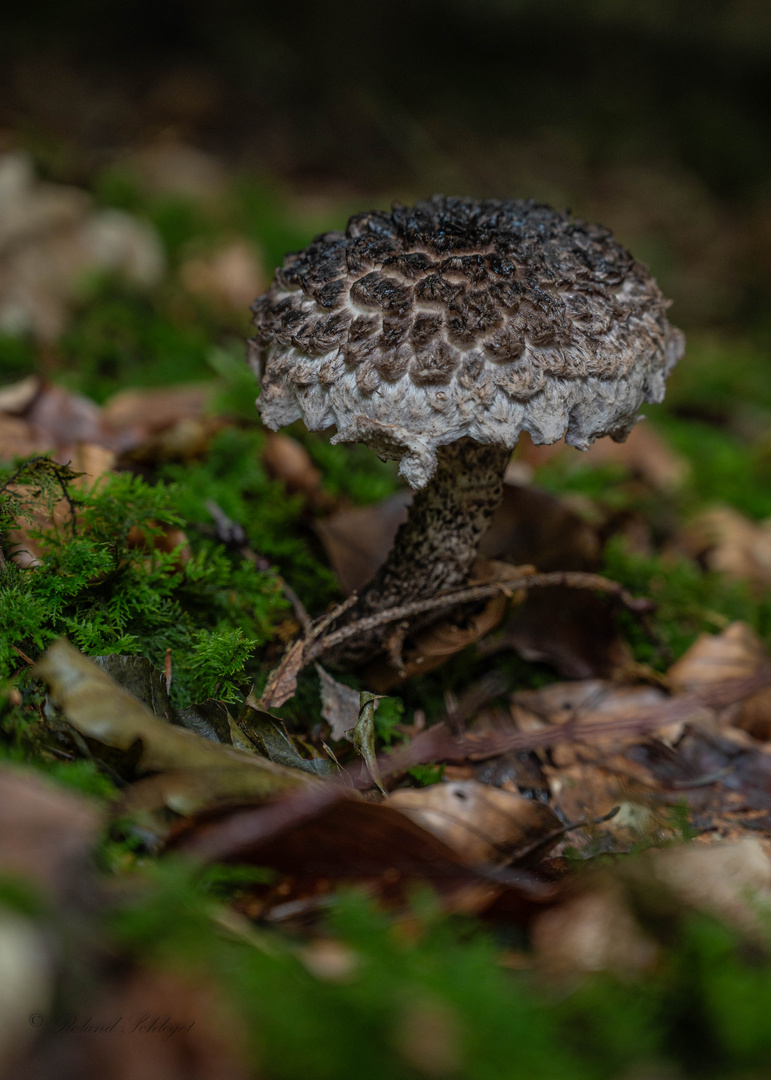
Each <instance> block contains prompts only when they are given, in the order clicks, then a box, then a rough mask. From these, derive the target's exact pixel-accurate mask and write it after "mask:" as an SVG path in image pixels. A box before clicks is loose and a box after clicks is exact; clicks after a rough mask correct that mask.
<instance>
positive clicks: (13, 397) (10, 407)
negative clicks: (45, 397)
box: [0, 375, 43, 415]
mask: <svg viewBox="0 0 771 1080" xmlns="http://www.w3.org/2000/svg"><path fill="white" fill-rule="evenodd" d="M42 386H43V380H42V379H41V378H40V376H39V375H27V377H26V378H25V379H20V380H19V381H18V382H15V383H10V384H9V385H8V386H3V387H0V413H11V414H12V415H14V414H18V415H21V414H22V413H24V412H25V411H26V410H27V409H28V408H29V407H30V405H31V404H32V402H33V401H34V400H35V398H36V397H37V395H38V394H39V393H40V390H41V388H42Z"/></svg>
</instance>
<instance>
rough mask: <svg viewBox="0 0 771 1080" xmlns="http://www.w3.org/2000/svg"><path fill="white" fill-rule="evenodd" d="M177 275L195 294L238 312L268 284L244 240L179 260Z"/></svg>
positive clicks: (189, 290)
mask: <svg viewBox="0 0 771 1080" xmlns="http://www.w3.org/2000/svg"><path fill="white" fill-rule="evenodd" d="M179 276H180V279H181V281H182V284H183V285H184V286H185V288H186V289H187V290H188V292H191V293H192V294H193V295H194V296H198V297H200V298H201V299H202V300H205V301H207V302H208V303H210V304H218V305H220V306H222V307H224V308H230V309H232V310H233V311H238V312H239V313H240V312H243V311H246V310H248V308H249V307H250V306H251V304H252V302H253V300H254V298H255V296H259V295H260V293H262V292H264V291H265V289H266V288H267V287H268V280H267V278H266V274H265V269H264V267H263V266H262V265H261V264H260V261H259V260H258V258H257V255H256V253H255V251H254V249H253V248H252V247H251V245H250V244H248V243H247V242H246V241H245V240H232V241H231V242H230V243H228V244H225V245H223V246H222V247H219V248H217V249H215V250H214V251H210V252H208V253H207V254H203V255H194V256H191V257H190V258H188V259H186V260H185V261H184V262H183V263H182V265H181V267H180V268H179Z"/></svg>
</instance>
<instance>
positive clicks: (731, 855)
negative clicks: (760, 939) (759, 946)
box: [630, 838, 771, 932]
mask: <svg viewBox="0 0 771 1080" xmlns="http://www.w3.org/2000/svg"><path fill="white" fill-rule="evenodd" d="M630 872H631V874H632V875H633V876H635V877H637V878H639V879H640V880H645V881H646V882H648V883H649V882H651V881H659V882H661V883H662V884H664V885H666V886H667V888H669V889H671V890H672V891H673V892H674V893H675V895H676V896H677V898H678V899H679V900H681V901H682V902H683V903H685V904H688V905H690V906H691V907H694V908H698V909H699V910H701V911H707V912H709V913H710V914H712V915H714V916H715V917H716V918H718V919H720V920H721V921H723V922H727V923H730V924H731V925H733V926H736V927H737V928H738V929H740V930H744V931H745V932H746V931H754V932H757V931H759V930H762V929H763V928H764V927H765V920H764V918H763V914H762V913H763V911H764V910H767V909H768V907H769V904H770V903H771V861H769V854H768V849H767V846H766V845H764V844H763V843H762V842H761V841H760V840H758V839H757V838H755V839H750V838H747V839H743V840H740V841H738V842H736V843H690V844H678V845H677V846H675V847H670V848H662V849H660V850H656V851H648V852H645V853H644V855H643V857H642V859H641V862H640V864H639V865H638V866H636V867H630Z"/></svg>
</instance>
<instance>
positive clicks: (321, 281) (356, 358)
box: [249, 195, 684, 488]
mask: <svg viewBox="0 0 771 1080" xmlns="http://www.w3.org/2000/svg"><path fill="white" fill-rule="evenodd" d="M668 306H669V305H668V302H667V301H666V300H665V299H664V297H663V296H662V294H661V291H660V289H659V287H658V286H657V284H656V282H655V281H654V280H653V278H652V277H651V276H650V274H649V273H648V271H647V269H646V268H645V267H644V266H643V265H642V264H641V263H639V262H637V261H636V260H635V259H634V258H633V257H632V255H631V254H630V253H629V252H628V251H627V250H626V249H625V248H623V247H622V246H621V245H620V244H619V243H617V241H616V240H615V239H614V238H613V236H612V234H611V233H610V232H609V230H607V229H605V228H603V227H602V226H600V225H588V224H586V223H585V222H583V221H579V220H576V219H574V218H572V217H570V216H569V215H568V214H565V213H560V212H558V211H556V210H553V209H551V207H548V206H544V205H543V204H540V203H536V202H534V201H532V200H529V201H526V202H524V201H520V200H508V201H505V202H504V201H501V200H498V199H489V200H486V201H484V202H477V201H475V200H473V199H461V198H445V197H443V196H438V195H437V196H434V197H433V198H431V199H428V200H427V201H425V202H419V203H417V204H416V205H415V206H412V207H406V206H401V205H400V204H398V203H395V204H394V206H393V208H392V211H391V213H390V214H389V213H387V212H385V211H382V210H373V211H371V212H370V213H366V214H359V215H356V216H355V217H352V218H351V219H350V221H349V222H348V226H347V228H346V231H345V232H344V233H342V232H329V233H325V234H323V235H321V236H317V237H316V239H315V240H313V241H312V242H311V243H310V244H309V245H308V247H307V248H306V249H305V250H304V251H301V252H296V253H294V254H291V255H287V256H286V258H285V260H284V264H283V266H282V267H281V268H280V269H279V270H277V271H276V274H275V277H274V280H273V284H272V286H271V288H270V291H269V292H267V293H265V294H264V295H263V296H261V297H259V299H258V300H256V301H255V304H254V307H253V311H254V320H253V322H254V325H255V326H256V328H257V333H256V336H255V337H254V338H253V339H252V341H250V349H249V360H250V363H251V364H252V367H253V368H254V371H255V374H256V375H257V377H258V379H260V380H261V382H262V393H261V395H260V398H259V400H258V408H259V411H260V413H261V415H262V419H263V420H264V422H265V423H266V424H267V425H268V427H270V428H273V429H274V430H276V429H278V428H280V427H282V426H283V425H285V424H290V423H292V422H293V421H294V420H297V419H299V418H300V417H302V418H303V419H304V421H305V424H306V426H307V427H308V428H309V429H310V430H312V431H318V430H321V429H323V428H328V427H331V426H333V425H334V426H336V427H337V434H336V436H335V437H334V439H333V440H332V441H333V442H365V443H368V444H369V445H370V446H372V447H373V448H374V449H375V450H376V451H377V452H378V453H379V454H380V456H381V457H384V458H385V457H391V458H397V459H399V460H400V463H401V464H400V469H399V471H400V473H401V474H402V476H404V477H405V479H406V480H407V481H408V483H410V484H411V485H412V486H413V487H416V488H419V487H424V486H425V484H426V483H428V481H429V480H430V478H431V476H432V475H433V473H434V471H435V469H436V451H437V448H438V447H440V446H443V445H446V444H448V443H451V442H454V441H455V440H456V439H459V438H462V437H464V436H470V437H471V438H472V439H475V440H476V441H477V442H480V443H496V444H501V445H503V446H506V447H513V446H514V445H515V443H516V441H517V439H518V437H519V434H520V432H521V431H527V432H528V433H529V434H530V437H531V438H532V440H533V442H534V443H537V444H540V443H552V442H556V441H557V440H558V439H560V438H562V436H563V435H564V436H565V441H566V442H568V443H569V444H570V445H572V446H576V447H578V448H579V449H581V450H586V449H588V447H589V446H590V445H591V444H592V443H593V442H594V440H595V439H599V438H601V437H602V436H604V435H610V436H611V437H612V438H614V439H616V440H623V439H625V438H626V436H627V435H628V434H629V432H630V430H631V429H632V427H633V425H634V424H635V422H636V421H637V419H638V416H637V412H638V409H639V408H640V405H641V404H642V402H643V401H661V399H662V398H663V397H664V381H665V378H666V376H667V374H668V373H669V371H670V369H671V368H672V367H673V366H674V364H675V363H676V362H677V360H679V358H680V357H681V355H682V353H683V348H684V338H683V335H682V334H681V333H680V331H679V330H676V329H675V328H673V327H671V326H670V325H669V323H668V322H667V319H666V315H665V313H666V309H667V307H668Z"/></svg>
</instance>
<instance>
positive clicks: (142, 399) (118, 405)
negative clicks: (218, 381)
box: [103, 382, 214, 436]
mask: <svg viewBox="0 0 771 1080" xmlns="http://www.w3.org/2000/svg"><path fill="white" fill-rule="evenodd" d="M213 392H214V384H213V383H211V382H208V383H184V384H182V385H180V386H166V387H164V386H156V387H153V388H152V389H147V390H121V391H119V392H118V393H117V394H114V395H113V396H112V397H111V398H109V399H108V400H107V401H106V402H105V404H104V408H103V416H104V420H105V422H106V423H107V424H109V425H110V426H111V427H112V428H115V429H116V430H119V431H129V432H132V431H141V432H142V433H143V436H147V435H149V434H151V433H154V432H157V431H161V430H163V429H164V428H170V427H173V426H174V425H175V424H178V423H179V422H180V421H182V420H196V419H198V418H200V417H202V416H203V415H205V413H206V411H207V408H208V405H209V402H210V401H211V397H212V394H213Z"/></svg>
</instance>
